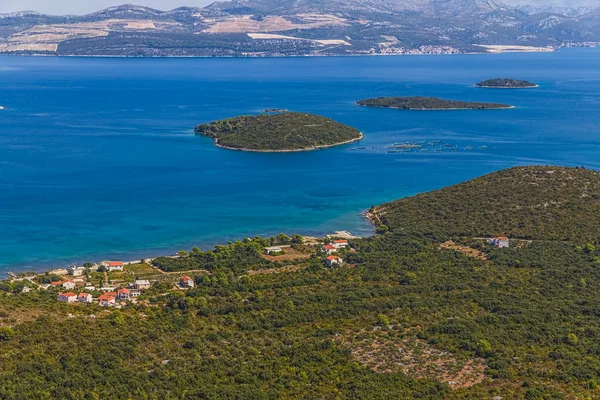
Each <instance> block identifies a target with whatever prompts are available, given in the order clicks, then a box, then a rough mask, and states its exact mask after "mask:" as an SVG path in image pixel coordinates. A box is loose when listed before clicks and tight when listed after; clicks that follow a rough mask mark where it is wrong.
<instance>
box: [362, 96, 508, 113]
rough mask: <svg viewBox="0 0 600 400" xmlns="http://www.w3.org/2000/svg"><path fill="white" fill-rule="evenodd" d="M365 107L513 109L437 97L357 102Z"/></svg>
mask: <svg viewBox="0 0 600 400" xmlns="http://www.w3.org/2000/svg"><path fill="white" fill-rule="evenodd" d="M356 104H358V105H359V106H365V107H382V108H397V109H401V110H432V111H435V110H488V109H503V108H513V107H512V106H509V105H506V104H496V103H478V102H469V101H456V100H445V99H440V98H437V97H422V96H413V97H378V98H375V99H367V100H360V101H357V102H356Z"/></svg>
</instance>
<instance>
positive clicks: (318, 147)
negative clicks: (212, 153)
mask: <svg viewBox="0 0 600 400" xmlns="http://www.w3.org/2000/svg"><path fill="white" fill-rule="evenodd" d="M359 133H360V136H359V137H357V138H354V139H351V140H346V141H345V142H340V143H335V144H327V145H323V146H314V147H311V148H306V149H290V150H257V149H247V148H242V147H229V146H224V145H222V144H219V139H218V138H214V139H213V143H214V145H215V146H216V147H219V148H221V149H226V150H237V151H247V152H250V153H298V152H301V151H313V150H319V149H327V148H329V147H336V146H342V145H345V144H349V143H354V142H357V141H359V140H362V139H363V138H364V137H365V135H363V133H362V132H359ZM200 136H205V135H200ZM205 137H208V136H205Z"/></svg>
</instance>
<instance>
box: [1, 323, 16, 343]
mask: <svg viewBox="0 0 600 400" xmlns="http://www.w3.org/2000/svg"><path fill="white" fill-rule="evenodd" d="M14 335H15V331H13V329H12V328H10V327H8V326H3V327H0V341H3V342H7V341H9V340H10V339H12V337H13V336H14Z"/></svg>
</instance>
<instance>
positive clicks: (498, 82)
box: [475, 78, 538, 89]
mask: <svg viewBox="0 0 600 400" xmlns="http://www.w3.org/2000/svg"><path fill="white" fill-rule="evenodd" d="M475 87H479V88H487V89H527V88H534V87H538V85H537V84H535V83H532V82H528V81H523V80H519V79H511V78H494V79H488V80H485V81H481V82H479V83H476V84H475Z"/></svg>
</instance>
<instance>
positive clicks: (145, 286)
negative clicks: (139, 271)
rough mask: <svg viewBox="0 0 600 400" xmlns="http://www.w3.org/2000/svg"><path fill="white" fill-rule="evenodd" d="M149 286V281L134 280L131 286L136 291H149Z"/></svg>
mask: <svg viewBox="0 0 600 400" xmlns="http://www.w3.org/2000/svg"><path fill="white" fill-rule="evenodd" d="M150 286H151V285H150V281H147V280H136V281H135V283H134V284H133V287H134V288H136V289H138V290H144V289H149V288H150Z"/></svg>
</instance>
